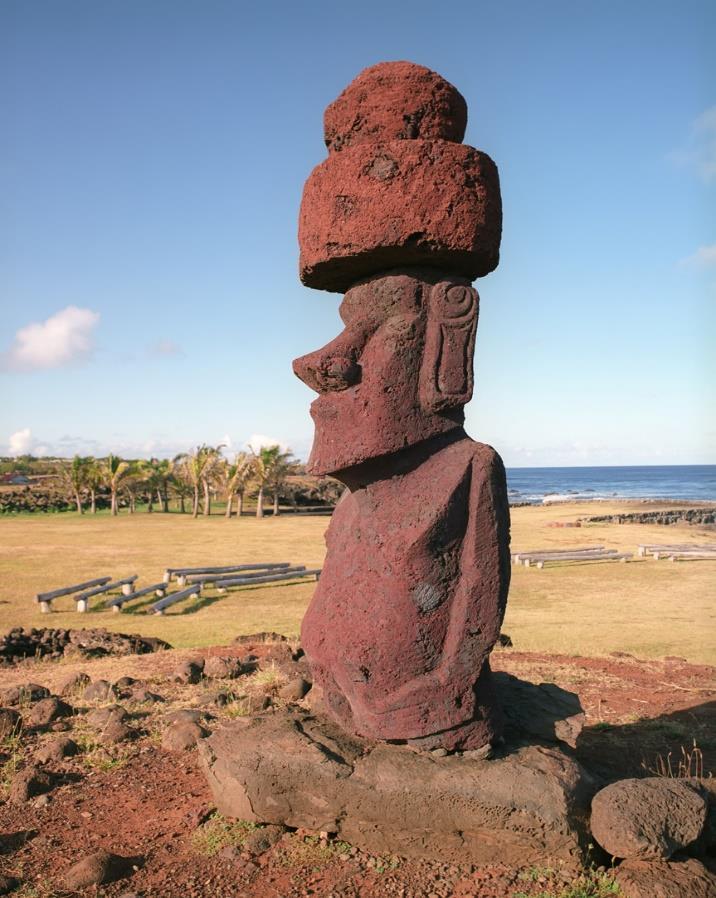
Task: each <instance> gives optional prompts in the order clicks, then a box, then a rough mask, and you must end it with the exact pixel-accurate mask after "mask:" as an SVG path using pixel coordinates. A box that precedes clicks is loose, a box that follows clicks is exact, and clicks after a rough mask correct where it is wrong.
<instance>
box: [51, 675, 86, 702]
mask: <svg viewBox="0 0 716 898" xmlns="http://www.w3.org/2000/svg"><path fill="white" fill-rule="evenodd" d="M89 682H90V677H89V674H86V673H82V672H81V671H80V672H78V673H73V674H70V675H69V676H67V677H65V678H64V680H62V681H61V683H60V685H59V686H58V688H57V692H58V693H59V694H60V695H64V696H68V695H78V694H79V693H81V692H82V691H83V690H84V688H85V686H87V685H88V684H89Z"/></svg>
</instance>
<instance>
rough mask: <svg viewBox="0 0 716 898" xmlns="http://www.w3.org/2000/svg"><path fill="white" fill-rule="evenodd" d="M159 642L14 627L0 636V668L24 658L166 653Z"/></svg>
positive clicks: (148, 638) (166, 646)
mask: <svg viewBox="0 0 716 898" xmlns="http://www.w3.org/2000/svg"><path fill="white" fill-rule="evenodd" d="M170 648H171V645H170V644H169V643H168V642H165V641H164V640H163V639H157V638H156V637H152V636H139V635H138V634H136V633H132V634H127V633H111V632H110V631H109V630H105V629H104V628H101V627H95V628H92V629H87V630H84V629H78V630H65V629H60V628H53V627H40V628H35V627H33V628H32V629H28V630H25V629H24V628H23V627H15V628H14V629H12V630H10V631H9V632H8V633H6V634H5V635H4V636H0V666H6V665H11V664H17V663H18V662H20V661H23V660H24V659H26V658H30V659H34V658H45V657H50V658H62V657H66V656H68V655H77V656H81V657H86V658H101V657H103V656H105V655H144V654H147V653H148V652H156V651H159V650H160V649H170Z"/></svg>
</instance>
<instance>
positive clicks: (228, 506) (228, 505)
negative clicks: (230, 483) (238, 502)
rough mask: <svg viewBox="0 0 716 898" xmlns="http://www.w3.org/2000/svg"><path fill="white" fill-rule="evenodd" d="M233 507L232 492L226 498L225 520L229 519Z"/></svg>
mask: <svg viewBox="0 0 716 898" xmlns="http://www.w3.org/2000/svg"><path fill="white" fill-rule="evenodd" d="M233 507H234V494H233V493H232V492H229V494H228V496H227V497H226V517H227V518H230V517H231V515H232V512H233Z"/></svg>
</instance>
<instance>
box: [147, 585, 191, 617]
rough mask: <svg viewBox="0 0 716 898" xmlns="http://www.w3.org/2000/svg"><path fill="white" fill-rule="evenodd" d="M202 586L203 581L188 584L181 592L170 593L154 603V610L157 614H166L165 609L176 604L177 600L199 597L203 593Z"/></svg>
mask: <svg viewBox="0 0 716 898" xmlns="http://www.w3.org/2000/svg"><path fill="white" fill-rule="evenodd" d="M201 586H202V584H201V583H194V584H192V586H188V587H187V588H186V589H182V590H180V591H179V592H170V593H168V594H167V595H165V596H164V598H163V599H160V600H159V601H158V602H155V603H154V604H153V605H152V611H153V612H154V613H155V614H164V609H165V608H169V606H170V605H174V604H175V602H181V601H183V600H184V599H198V598H199V596H200V595H201Z"/></svg>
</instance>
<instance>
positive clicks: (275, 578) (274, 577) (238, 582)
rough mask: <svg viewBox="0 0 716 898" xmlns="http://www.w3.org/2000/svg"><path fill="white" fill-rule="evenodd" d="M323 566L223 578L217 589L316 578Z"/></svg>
mask: <svg viewBox="0 0 716 898" xmlns="http://www.w3.org/2000/svg"><path fill="white" fill-rule="evenodd" d="M321 570H322V569H321V568H313V569H312V570H308V571H299V572H298V573H296V574H284V573H278V574H269V575H267V576H265V577H251V578H249V577H237V578H236V579H235V580H223V581H222V582H221V583H220V584H217V589H218V590H219V591H220V592H221V591H225V590H226V589H227V587H229V586H251V585H252V584H253V583H278V582H279V581H281V580H300V579H301V578H303V577H314V576H315V578H316V580H318V578H319V577H320V576H321Z"/></svg>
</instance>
